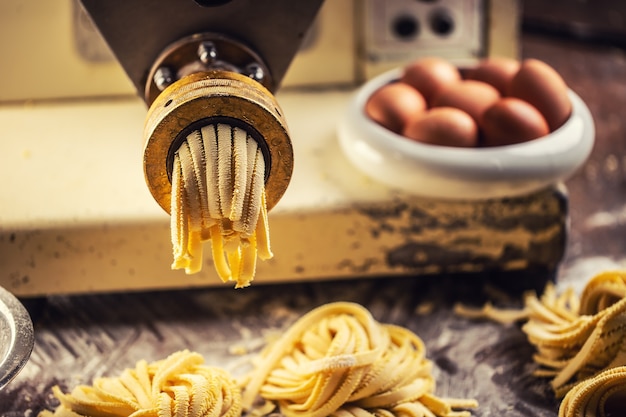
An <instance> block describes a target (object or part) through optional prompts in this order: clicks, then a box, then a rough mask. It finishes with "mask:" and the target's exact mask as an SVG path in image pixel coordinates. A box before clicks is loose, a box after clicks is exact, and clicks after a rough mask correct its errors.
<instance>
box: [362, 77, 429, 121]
mask: <svg viewBox="0 0 626 417" xmlns="http://www.w3.org/2000/svg"><path fill="white" fill-rule="evenodd" d="M425 109H426V101H425V100H424V97H422V95H421V94H420V93H419V91H417V90H416V89H414V88H413V87H411V86H410V85H408V84H405V83H401V82H394V83H391V84H387V85H385V86H383V87H381V88H379V89H378V90H377V91H375V92H374V93H373V94H372V95H371V96H370V98H369V100H367V103H365V113H366V114H367V115H368V116H369V118H370V119H372V120H374V121H375V122H376V123H378V124H380V125H381V126H383V127H386V128H387V129H389V130H391V131H393V132H396V133H401V132H402V130H403V129H404V126H405V125H406V123H407V121H408V120H409V119H412V118H415V117H416V116H417V115H418V114H420V113H422V112H423V111H424V110H425Z"/></svg>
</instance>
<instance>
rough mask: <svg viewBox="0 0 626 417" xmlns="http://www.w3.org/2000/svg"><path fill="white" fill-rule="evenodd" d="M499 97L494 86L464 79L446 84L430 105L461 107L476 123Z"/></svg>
mask: <svg viewBox="0 0 626 417" xmlns="http://www.w3.org/2000/svg"><path fill="white" fill-rule="evenodd" d="M499 98H500V93H498V90H496V89H495V87H492V86H490V85H489V84H487V83H484V82H482V81H474V80H465V81H461V82H458V83H457V84H455V85H452V86H448V87H447V88H446V89H444V90H443V91H441V92H440V93H439V94H437V96H435V98H433V101H432V107H456V108H457V109H461V110H463V111H464V112H466V113H467V114H469V115H470V116H472V118H474V120H475V121H476V123H478V122H479V121H480V120H481V119H482V116H483V113H484V112H485V110H487V109H488V108H489V107H491V106H492V105H493V104H494V103H495V102H496V101H498V99H499Z"/></svg>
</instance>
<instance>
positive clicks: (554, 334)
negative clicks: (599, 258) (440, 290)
mask: <svg viewBox="0 0 626 417" xmlns="http://www.w3.org/2000/svg"><path fill="white" fill-rule="evenodd" d="M456 311H457V312H458V313H460V314H461V315H464V316H469V317H485V318H490V319H493V320H497V321H499V322H503V323H507V322H514V321H522V320H523V321H525V323H524V324H523V325H522V330H523V331H524V333H526V336H527V338H528V341H529V343H531V344H532V345H533V346H535V348H536V353H535V355H534V356H533V359H534V361H535V363H536V364H537V365H538V369H537V370H536V371H535V372H534V373H535V375H537V376H541V377H549V378H552V379H551V381H550V384H551V386H552V388H553V390H554V393H555V396H556V397H557V398H562V399H563V401H562V403H561V407H560V411H559V416H560V417H581V416H586V415H598V416H604V415H607V414H606V413H605V412H604V407H605V405H606V404H607V403H610V401H615V400H614V399H613V400H611V398H619V401H623V398H624V397H625V396H626V388H624V383H626V368H625V367H626V271H606V272H603V273H600V274H597V275H596V276H594V277H593V278H592V279H591V280H589V281H588V282H587V284H586V285H585V288H584V289H583V291H582V294H581V295H580V297H578V296H577V295H576V294H575V293H574V291H573V290H572V289H571V288H568V289H567V290H566V291H564V292H562V293H561V294H557V291H556V289H555V287H554V285H552V284H549V285H548V286H547V287H546V289H545V291H544V293H543V294H542V295H541V296H540V297H538V296H537V295H536V294H534V293H529V294H527V295H526V297H525V299H524V308H523V309H521V310H499V309H497V308H494V307H493V306H491V305H490V304H487V305H485V306H484V307H483V308H482V309H479V310H474V309H471V308H467V307H464V306H460V305H459V306H457V308H456ZM592 411H593V413H592Z"/></svg>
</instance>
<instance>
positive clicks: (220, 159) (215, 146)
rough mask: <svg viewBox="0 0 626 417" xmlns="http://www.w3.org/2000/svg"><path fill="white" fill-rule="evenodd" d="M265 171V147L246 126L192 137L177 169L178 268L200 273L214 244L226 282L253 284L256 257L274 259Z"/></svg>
mask: <svg viewBox="0 0 626 417" xmlns="http://www.w3.org/2000/svg"><path fill="white" fill-rule="evenodd" d="M264 173H265V160H264V159H263V154H262V152H261V149H260V148H259V146H258V144H257V142H256V141H255V140H254V139H253V138H252V137H251V136H250V135H249V134H248V133H247V132H246V131H245V130H243V129H241V128H238V127H233V126H230V125H228V124H223V123H220V124H210V125H207V126H204V127H202V128H201V129H199V130H195V131H193V132H191V133H190V134H189V135H188V136H187V138H186V140H185V141H184V142H183V143H182V144H181V145H180V147H179V148H178V150H177V151H176V153H175V155H174V162H173V168H172V198H171V208H170V213H171V233H172V247H173V254H174V262H173V263H172V268H173V269H184V270H185V271H186V272H187V273H188V274H193V273H196V272H198V271H200V270H201V269H202V252H203V248H202V245H203V242H205V241H210V242H211V245H212V248H213V263H214V266H215V269H216V271H217V274H218V275H219V277H220V278H221V279H222V281H224V282H227V281H231V280H232V281H235V286H236V288H241V287H246V286H248V285H249V284H250V282H251V281H252V279H253V278H254V274H255V270H256V258H257V256H258V257H259V258H260V259H269V258H271V257H272V252H271V250H270V242H269V226H268V221H267V205H266V200H265V198H266V197H265V183H264Z"/></svg>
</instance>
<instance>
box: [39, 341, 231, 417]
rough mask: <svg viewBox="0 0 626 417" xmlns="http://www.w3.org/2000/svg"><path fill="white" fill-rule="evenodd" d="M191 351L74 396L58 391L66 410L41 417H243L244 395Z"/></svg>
mask: <svg viewBox="0 0 626 417" xmlns="http://www.w3.org/2000/svg"><path fill="white" fill-rule="evenodd" d="M203 363H204V359H203V358H202V356H201V355H200V354H198V353H194V352H189V351H187V350H185V351H180V352H176V353H174V354H172V355H170V356H169V357H168V358H166V359H164V360H161V361H157V362H153V363H150V364H148V363H147V362H146V361H143V360H142V361H139V362H138V363H137V365H136V367H135V368H134V369H126V370H125V371H124V372H122V374H121V375H120V376H119V377H116V378H97V379H96V380H95V381H94V383H93V386H85V385H80V386H77V387H76V388H74V389H73V390H72V392H71V393H69V394H64V393H63V392H62V391H61V389H60V388H59V387H54V388H53V393H54V395H55V396H56V397H57V398H58V399H59V401H60V402H61V405H60V406H59V407H57V409H56V410H55V411H54V413H52V412H49V411H44V412H42V413H41V414H40V417H51V416H57V417H82V416H108V417H113V416H133V417H139V416H141V417H170V416H181V417H182V416H188V417H200V416H214V417H218V416H224V417H226V416H228V417H235V416H240V415H241V391H240V389H239V387H238V386H237V384H236V382H235V381H234V380H233V379H232V378H231V377H230V376H229V375H228V374H227V373H226V371H224V370H221V369H219V368H214V367H209V366H206V365H204V364H203Z"/></svg>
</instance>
